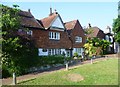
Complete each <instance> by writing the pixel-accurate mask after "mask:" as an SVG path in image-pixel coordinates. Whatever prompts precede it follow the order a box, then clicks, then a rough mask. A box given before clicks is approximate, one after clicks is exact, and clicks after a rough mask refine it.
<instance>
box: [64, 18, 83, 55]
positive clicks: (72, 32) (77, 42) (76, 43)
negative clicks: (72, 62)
mask: <svg viewBox="0 0 120 87" xmlns="http://www.w3.org/2000/svg"><path fill="white" fill-rule="evenodd" d="M65 27H66V30H67V32H68V35H69V37H70V40H71V42H72V48H73V52H72V54H74V53H78V55H82V52H84V48H83V45H84V44H85V34H84V30H83V28H82V26H81V24H80V22H79V21H78V20H73V21H70V22H66V23H65Z"/></svg>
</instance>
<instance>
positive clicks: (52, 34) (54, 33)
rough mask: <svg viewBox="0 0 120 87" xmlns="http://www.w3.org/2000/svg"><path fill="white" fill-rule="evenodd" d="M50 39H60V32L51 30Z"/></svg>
mask: <svg viewBox="0 0 120 87" xmlns="http://www.w3.org/2000/svg"><path fill="white" fill-rule="evenodd" d="M49 39H53V40H60V33H59V32H49Z"/></svg>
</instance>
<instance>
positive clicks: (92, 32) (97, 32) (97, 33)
mask: <svg viewBox="0 0 120 87" xmlns="http://www.w3.org/2000/svg"><path fill="white" fill-rule="evenodd" d="M85 31H88V32H89V33H88V34H87V35H86V36H87V38H93V37H97V38H99V39H105V33H104V31H102V30H101V29H100V28H98V27H96V26H95V27H92V26H91V24H89V26H88V28H86V29H85Z"/></svg>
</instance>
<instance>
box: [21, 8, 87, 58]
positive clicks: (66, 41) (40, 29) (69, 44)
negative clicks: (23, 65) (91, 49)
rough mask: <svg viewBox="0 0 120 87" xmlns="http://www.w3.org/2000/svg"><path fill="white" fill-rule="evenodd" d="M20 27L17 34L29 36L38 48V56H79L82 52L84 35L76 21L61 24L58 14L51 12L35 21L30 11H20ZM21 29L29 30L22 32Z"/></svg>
mask: <svg viewBox="0 0 120 87" xmlns="http://www.w3.org/2000/svg"><path fill="white" fill-rule="evenodd" d="M20 16H21V25H22V28H21V29H19V34H21V35H22V34H23V35H25V34H27V35H29V36H30V37H31V38H32V39H33V40H34V42H35V45H36V47H37V48H38V55H39V56H48V55H61V54H63V53H65V54H66V56H73V54H74V53H75V52H78V54H79V55H81V53H82V52H83V45H84V43H85V35H84V31H83V29H82V26H81V25H80V23H79V21H78V20H74V21H71V22H66V23H63V21H62V18H61V16H60V15H59V14H58V12H56V11H55V12H52V9H50V14H49V16H48V17H45V18H43V19H41V20H37V19H35V18H34V16H33V15H32V14H31V12H30V10H28V11H21V12H20ZM23 28H29V31H27V32H24V29H23Z"/></svg>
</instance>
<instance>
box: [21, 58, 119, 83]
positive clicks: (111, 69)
mask: <svg viewBox="0 0 120 87" xmlns="http://www.w3.org/2000/svg"><path fill="white" fill-rule="evenodd" d="M70 74H77V75H81V76H82V77H84V80H82V81H78V82H74V81H71V80H70V79H68V78H69V77H68V75H70ZM19 84H20V85H117V84H118V59H117V58H112V59H108V60H104V61H99V62H95V63H94V64H84V65H81V66H79V67H78V68H74V69H71V70H69V71H64V70H61V71H57V72H53V73H50V74H45V75H42V76H38V77H37V78H36V79H31V80H29V81H24V82H21V83H19Z"/></svg>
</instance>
